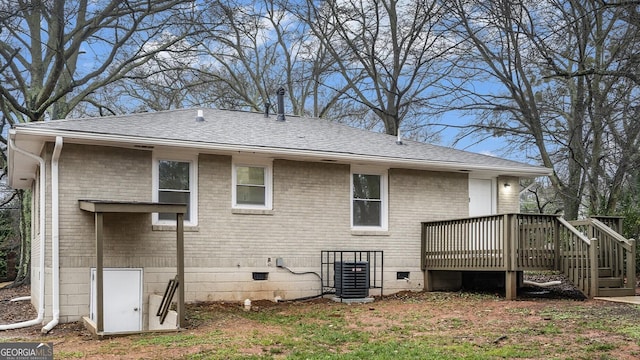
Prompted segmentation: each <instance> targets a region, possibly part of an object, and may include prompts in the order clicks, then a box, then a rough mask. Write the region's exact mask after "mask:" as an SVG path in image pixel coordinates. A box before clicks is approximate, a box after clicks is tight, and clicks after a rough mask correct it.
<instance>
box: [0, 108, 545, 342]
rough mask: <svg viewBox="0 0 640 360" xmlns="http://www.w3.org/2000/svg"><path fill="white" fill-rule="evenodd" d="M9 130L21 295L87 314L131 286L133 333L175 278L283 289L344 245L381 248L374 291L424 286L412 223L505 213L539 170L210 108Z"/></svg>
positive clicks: (211, 289)
mask: <svg viewBox="0 0 640 360" xmlns="http://www.w3.org/2000/svg"><path fill="white" fill-rule="evenodd" d="M9 138H10V144H9V149H8V156H9V178H8V182H9V185H10V186H12V187H14V188H21V189H31V190H32V191H33V207H32V209H33V211H32V216H33V219H32V236H33V240H32V259H33V261H32V262H33V265H32V272H31V274H32V279H31V280H32V281H31V284H32V295H33V296H32V302H33V305H34V306H35V307H36V308H41V309H43V310H44V318H45V319H51V318H56V319H59V321H60V322H70V321H77V320H79V319H80V318H81V317H83V316H87V315H88V314H91V315H92V316H90V317H92V318H93V320H94V321H95V315H94V313H95V312H96V311H100V313H102V311H105V312H106V311H107V310H105V309H103V306H105V305H104V304H106V303H112V302H115V301H116V300H114V299H111V297H115V298H116V299H117V298H118V297H121V296H123V294H125V293H133V294H134V296H133V297H134V298H135V299H137V300H136V301H139V302H140V305H139V306H135V307H134V308H135V311H136V312H137V314H140V315H139V319H137V320H136V321H137V323H138V325H137V326H138V328H137V330H147V329H149V325H148V323H149V321H150V318H152V317H153V316H154V315H155V314H153V311H150V310H149V308H150V307H151V305H149V295H150V294H154V293H156V294H160V295H162V294H163V292H164V291H165V288H166V286H167V282H168V280H170V279H173V278H174V276H176V272H178V275H181V276H182V277H181V278H180V279H179V280H181V282H182V284H180V285H178V289H179V290H178V294H179V299H180V300H181V301H187V302H189V301H213V300H225V301H243V300H244V299H271V300H273V299H284V300H286V299H295V298H301V297H308V296H315V295H319V294H321V293H323V292H325V291H326V287H327V286H328V287H331V286H332V284H331V283H325V282H324V281H325V280H326V278H328V277H331V279H333V274H332V273H331V272H332V271H333V268H331V269H328V270H327V272H324V271H325V269H324V265H326V264H328V263H329V262H325V261H324V260H323V256H324V255H321V254H327V256H336V254H339V255H340V256H342V255H343V253H342V251H347V250H348V251H349V252H347V253H345V254H347V255H346V256H351V255H350V254H351V251H357V252H358V253H357V254H358V256H360V255H361V254H366V256H373V257H374V259H373V260H376V259H377V257H378V256H380V262H383V265H382V264H375V265H372V268H371V272H372V277H376V279H375V281H377V283H373V285H374V286H372V288H373V289H371V295H379V294H380V293H381V292H382V293H384V294H390V293H394V292H398V291H404V290H422V289H423V286H424V274H423V271H422V270H421V268H420V231H421V227H420V224H421V222H422V221H431V220H439V219H450V218H460V217H468V216H476V215H486V214H496V213H513V212H518V211H519V194H518V192H519V186H518V184H519V179H520V178H524V177H537V176H545V175H549V169H546V168H542V167H537V166H531V165H527V164H522V163H518V162H514V161H510V160H505V159H499V158H495V157H490V156H485V155H480V154H475V153H470V152H465V151H460V150H455V149H450V148H445V147H440V146H434V145H430V144H425V143H420V142H414V141H409V140H402V141H398V139H397V138H396V137H394V136H389V135H385V134H379V133H373V132H369V131H364V130H360V129H355V128H351V127H348V126H345V125H341V124H337V123H332V122H328V121H325V120H321V119H313V118H303V117H296V116H287V117H286V118H284V116H283V115H277V116H275V115H272V116H266V115H265V114H260V113H251V112H240V111H226V110H212V109H201V110H196V109H188V110H171V111H163V112H156V113H142V114H133V115H125V116H113V117H101V118H86V119H70V120H58V121H50V122H41V123H29V124H19V125H16V126H14V127H13V128H12V129H11V130H10V132H9ZM163 204H170V205H167V206H168V207H163V206H164V205H163ZM171 204H173V205H171ZM178 204H183V205H178ZM184 204H186V206H185V205H184ZM171 206H173V207H171ZM183 213H184V214H183ZM180 218H183V219H184V221H183V223H182V222H179V221H178V223H177V220H176V219H180ZM178 225H181V226H178ZM176 239H178V242H176ZM180 241H182V243H180ZM42 244H45V245H46V246H45V247H42ZM180 247H182V249H180ZM43 249H44V254H46V255H45V256H41V255H42V254H43V253H42V250H43ZM180 251H182V252H183V256H181V254H180ZM370 251H372V252H370ZM354 256H355V255H354ZM38 259H40V261H38ZM369 260H372V259H371V258H369ZM97 269H98V270H102V271H104V276H103V275H99V276H98V275H97V274H96V273H102V271H98V270H97ZM56 270H59V271H56ZM107 273H108V274H109V275H107ZM96 277H99V278H100V279H99V280H96ZM132 278H135V281H133V282H132V283H131V284H125V283H127V282H128V281H129V279H132ZM323 278H324V279H323ZM321 279H322V282H321ZM371 281H374V280H371ZM96 282H98V283H99V285H98V286H97V285H95V284H96ZM96 286H97V288H98V290H96ZM333 286H335V284H334V285H333ZM103 287H104V289H102V288H103ZM100 294H102V295H100ZM103 296H104V298H103ZM96 297H97V298H98V299H103V300H96ZM180 297H181V298H180ZM43 301H44V305H43V303H42V302H43ZM45 305H46V306H45ZM96 309H99V310H96ZM114 311H115V310H114ZM104 318H108V316H107V315H106V314H105V316H104ZM98 330H99V331H101V330H105V328H104V324H102V327H100V326H98ZM135 330H136V329H134V330H132V331H135ZM105 331H106V330H105ZM118 331H129V330H126V329H125V330H121V329H115V330H113V332H118Z"/></svg>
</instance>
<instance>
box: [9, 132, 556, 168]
mask: <svg viewBox="0 0 640 360" xmlns="http://www.w3.org/2000/svg"><path fill="white" fill-rule="evenodd" d="M12 131H14V134H16V136H17V135H18V134H20V135H24V136H27V137H36V138H40V139H41V141H42V142H43V143H44V142H46V141H53V140H54V139H55V137H56V136H62V137H64V138H65V140H66V141H67V142H69V141H71V142H73V140H76V141H78V142H81V143H95V144H102V145H109V146H121V147H122V146H130V147H134V148H145V147H178V148H182V149H193V150H200V151H207V152H231V153H246V152H250V153H256V154H263V155H268V156H273V157H288V158H306V159H315V160H317V161H323V160H325V161H342V162H356V163H358V162H361V163H372V164H380V165H382V164H385V165H387V166H390V167H402V168H413V169H425V170H439V171H453V172H473V171H478V172H491V173H498V174H503V175H512V176H519V177H539V176H549V175H551V174H552V170H551V169H548V168H544V167H536V166H516V167H512V166H489V165H478V164H471V163H463V162H450V161H432V160H423V159H406V158H398V157H391V156H389V157H386V156H374V155H363V154H353V153H339V152H331V151H319V150H306V149H292V148H278V147H267V146H250V145H236V144H225V143H203V142H192V141H186V140H171V139H154V138H146V137H134V136H125V135H110V134H94V133H87V132H76V131H66V130H52V129H46V130H41V129H37V128H26V127H24V128H16V129H12Z"/></svg>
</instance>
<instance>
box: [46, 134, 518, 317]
mask: <svg viewBox="0 0 640 360" xmlns="http://www.w3.org/2000/svg"><path fill="white" fill-rule="evenodd" d="M151 155H152V154H151V153H150V152H148V151H140V150H130V149H115V148H108V147H87V146H80V145H73V144H65V146H64V149H63V151H62V156H61V160H60V165H61V169H60V180H61V186H60V198H61V202H60V212H61V219H60V246H61V254H63V256H62V258H61V261H60V264H61V267H62V269H63V270H62V274H61V282H62V287H61V289H64V296H65V298H64V303H61V306H62V309H63V311H62V314H61V315H62V319H63V321H74V320H78V319H79V318H80V317H81V316H84V315H87V314H88V311H89V268H90V267H92V266H95V259H94V257H95V249H94V247H95V245H94V217H93V214H90V213H86V212H83V211H81V210H79V207H78V200H79V199H103V200H137V201H150V200H151V198H152V194H151V182H152V178H151V167H152V163H151V162H152V156H151ZM198 174H199V178H198V184H199V191H198V195H199V201H198V207H199V209H198V214H199V219H198V226H197V228H194V229H188V230H189V231H187V232H185V266H186V284H185V291H186V299H187V301H209V300H226V301H241V300H244V299H245V298H253V299H273V298H274V297H275V296H281V297H282V298H285V299H287V298H293V297H299V296H309V295H314V294H317V293H319V291H320V282H319V280H318V279H317V277H315V276H314V275H303V276H296V275H293V274H290V273H289V272H287V271H286V270H284V269H278V268H276V267H275V258H277V257H281V258H283V259H284V261H285V264H286V266H288V267H290V268H292V269H293V270H295V271H316V272H320V252H321V251H322V250H353V249H357V250H383V251H384V256H385V258H384V263H385V272H384V278H385V282H384V287H385V293H391V292H396V291H401V290H420V289H421V288H422V273H421V271H420V268H419V266H420V260H419V250H420V223H421V222H422V221H430V220H437V219H446V218H454V217H464V216H466V215H467V214H468V186H467V175H466V174H458V173H441V172H430V171H415V170H404V169H390V170H389V231H388V232H387V233H386V234H384V236H372V235H356V234H355V233H352V231H351V227H350V193H349V192H350V167H349V166H348V165H342V164H327V163H309V162H296V161H286V160H275V161H274V162H273V189H274V190H273V212H272V214H271V215H246V214H234V213H233V212H232V209H231V157H229V156H218V155H203V154H201V155H200V156H199V168H198ZM505 204H506V203H505ZM104 225H105V234H104V235H105V248H104V250H105V258H104V266H105V267H142V268H144V289H145V292H146V293H147V294H148V293H151V292H156V293H163V292H164V289H165V286H166V284H167V281H168V280H169V279H171V278H173V276H174V275H175V266H176V259H175V256H176V255H175V231H153V230H152V225H151V216H150V215H149V214H108V215H105V219H104ZM268 258H271V259H272V262H273V263H272V266H268V264H267V259H268ZM49 266H50V265H49ZM254 271H257V272H269V280H267V281H254V280H252V278H251V274H252V272H254ZM397 271H409V272H410V281H405V280H397V279H396V272H397ZM48 281H50V280H48ZM47 296H50V288H49V287H48V288H47ZM146 301H147V296H145V302H146ZM47 303H49V300H47ZM49 313H50V310H49V312H48V314H49Z"/></svg>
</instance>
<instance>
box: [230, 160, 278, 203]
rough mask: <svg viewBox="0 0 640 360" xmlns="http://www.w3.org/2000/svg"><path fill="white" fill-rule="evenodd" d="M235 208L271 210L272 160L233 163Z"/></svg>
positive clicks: (233, 200)
mask: <svg viewBox="0 0 640 360" xmlns="http://www.w3.org/2000/svg"><path fill="white" fill-rule="evenodd" d="M232 182H233V189H232V194H233V195H232V198H233V199H232V202H233V207H234V208H246V209H267V210H271V199H272V196H273V195H272V187H271V183H272V176H271V162H259V163H253V162H250V163H247V162H238V163H234V164H233V181H232Z"/></svg>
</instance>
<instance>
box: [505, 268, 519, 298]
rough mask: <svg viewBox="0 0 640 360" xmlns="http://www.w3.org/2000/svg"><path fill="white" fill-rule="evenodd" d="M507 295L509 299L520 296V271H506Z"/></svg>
mask: <svg viewBox="0 0 640 360" xmlns="http://www.w3.org/2000/svg"><path fill="white" fill-rule="evenodd" d="M504 290H505V297H506V298H507V300H515V299H516V298H517V297H518V272H517V271H506V272H505V279H504Z"/></svg>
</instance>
